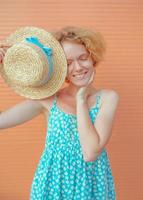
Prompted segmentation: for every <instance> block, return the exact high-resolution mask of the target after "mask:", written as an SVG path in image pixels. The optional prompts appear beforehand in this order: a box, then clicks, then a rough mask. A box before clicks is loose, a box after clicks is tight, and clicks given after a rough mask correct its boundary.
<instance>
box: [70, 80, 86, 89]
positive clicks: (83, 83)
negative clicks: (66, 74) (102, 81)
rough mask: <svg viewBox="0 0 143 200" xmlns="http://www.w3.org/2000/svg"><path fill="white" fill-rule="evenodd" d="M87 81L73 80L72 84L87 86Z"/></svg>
mask: <svg viewBox="0 0 143 200" xmlns="http://www.w3.org/2000/svg"><path fill="white" fill-rule="evenodd" d="M87 83H88V81H84V80H82V81H72V82H71V84H72V85H75V86H79V87H80V86H86V85H87Z"/></svg>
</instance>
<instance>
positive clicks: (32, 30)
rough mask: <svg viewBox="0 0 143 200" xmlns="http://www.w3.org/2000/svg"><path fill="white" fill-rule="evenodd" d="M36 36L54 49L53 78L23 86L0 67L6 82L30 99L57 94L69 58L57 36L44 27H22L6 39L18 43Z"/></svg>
mask: <svg viewBox="0 0 143 200" xmlns="http://www.w3.org/2000/svg"><path fill="white" fill-rule="evenodd" d="M31 36H35V37H37V38H38V39H39V41H40V42H41V43H42V44H44V45H45V46H48V47H51V48H52V50H53V65H54V71H53V75H52V77H51V79H50V80H49V81H48V82H47V83H46V84H44V85H43V86H39V87H22V86H20V85H16V84H15V83H13V82H12V81H10V79H9V77H7V76H6V73H5V71H4V67H1V68H0V73H1V76H2V77H3V79H4V80H5V82H6V83H7V85H8V86H9V87H11V88H12V89H13V90H14V91H15V92H16V93H17V94H19V95H20V96H23V97H27V98H30V99H44V98H46V97H49V96H52V95H53V94H55V93H56V92H57V91H58V90H59V89H60V88H61V87H62V85H63V83H64V81H65V77H66V75H67V60H66V56H65V53H64V51H63V49H62V47H61V45H60V43H59V42H58V41H57V40H56V38H55V37H54V36H53V35H52V34H51V33H49V32H47V31H46V30H44V29H41V28H37V27H22V28H20V29H18V30H17V31H15V32H14V33H12V34H11V35H10V36H9V37H8V38H7V39H6V41H7V42H8V43H11V44H16V43H19V42H21V41H23V40H24V39H25V38H26V37H31Z"/></svg>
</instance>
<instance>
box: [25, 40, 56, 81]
mask: <svg viewBox="0 0 143 200" xmlns="http://www.w3.org/2000/svg"><path fill="white" fill-rule="evenodd" d="M25 39H26V41H27V42H30V43H32V44H35V45H36V46H38V47H40V48H41V49H42V51H43V52H44V54H45V55H46V57H47V59H48V64H49V70H48V76H47V77H46V79H44V80H43V81H42V83H41V84H44V83H46V82H47V81H48V80H49V79H50V77H51V75H52V74H53V62H52V55H53V51H52V48H50V47H47V46H44V45H43V44H42V43H40V41H39V40H38V38H37V37H28V38H25Z"/></svg>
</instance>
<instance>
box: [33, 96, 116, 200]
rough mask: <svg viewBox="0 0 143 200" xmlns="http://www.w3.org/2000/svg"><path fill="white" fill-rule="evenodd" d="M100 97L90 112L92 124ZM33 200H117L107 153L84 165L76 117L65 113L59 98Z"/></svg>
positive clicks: (102, 152) (35, 178)
mask: <svg viewBox="0 0 143 200" xmlns="http://www.w3.org/2000/svg"><path fill="white" fill-rule="evenodd" d="M55 97H56V96H55ZM100 97H101V96H100V95H98V96H97V101H96V105H95V106H94V107H92V108H91V109H90V110H89V116H90V118H91V121H92V123H94V120H96V116H97V114H98V110H99V105H100ZM30 200H116V193H115V185H114V179H113V176H112V170H111V167H110V161H109V158H108V155H107V152H106V149H105V148H104V149H102V151H101V153H100V154H99V155H98V157H97V158H96V160H95V161H91V162H86V161H84V159H83V153H82V148H81V145H80V140H79V133H78V130H77V116H76V115H73V114H68V113H65V112H63V111H62V110H61V109H60V108H59V107H58V106H57V97H56V98H55V99H54V101H53V104H52V106H51V110H50V115H49V119H48V130H47V136H46V141H45V148H44V150H43V152H42V155H41V158H40V161H39V163H38V166H37V169H36V171H35V175H34V178H33V182H32V186H31V192H30Z"/></svg>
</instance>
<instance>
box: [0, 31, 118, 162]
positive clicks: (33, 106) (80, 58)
mask: <svg viewBox="0 0 143 200" xmlns="http://www.w3.org/2000/svg"><path fill="white" fill-rule="evenodd" d="M77 30H78V29H77ZM77 30H76V29H74V28H71V30H70V28H69V29H67V30H66V29H65V30H64V34H63V32H62V31H61V32H60V34H59V33H58V34H55V37H57V39H58V40H59V42H60V43H61V46H62V48H63V50H64V52H65V55H66V58H67V65H68V70H67V77H66V82H67V83H68V86H67V87H65V88H63V89H61V90H59V91H58V92H57V93H56V94H54V95H52V96H51V97H48V98H45V99H41V100H26V101H24V102H22V103H21V104H19V105H18V106H15V107H14V108H13V109H9V110H8V111H6V112H4V113H2V114H1V115H0V129H2V128H5V127H12V126H14V125H18V124H21V123H24V122H26V121H28V120H30V119H32V118H33V117H35V116H37V115H38V114H40V113H44V114H45V117H46V119H47V118H48V117H49V114H50V108H51V105H52V103H53V100H54V97H55V95H56V96H57V105H58V106H59V107H60V108H61V110H63V111H64V112H65V113H71V114H76V115H77V124H78V131H79V136H80V142H81V146H82V149H83V154H84V158H85V160H88V161H91V160H95V158H96V157H97V155H98V153H99V152H101V150H102V149H103V148H104V147H105V145H106V144H107V142H108V141H109V138H110V137H111V133H112V126H113V121H114V118H115V112H116V109H117V105H118V100H119V95H118V93H117V92H116V91H115V90H112V89H98V90H97V89H96V88H95V87H94V86H93V81H94V78H95V77H96V76H95V74H96V73H95V72H96V67H97V65H98V64H99V62H100V60H102V54H103V52H104V41H103V40H102V37H101V38H100V35H98V34H97V33H96V34H91V33H90V31H89V34H88V32H87V31H86V34H87V35H86V36H85V37H84V36H82V35H84V34H82V33H83V31H82V30H78V31H77ZM71 33H72V34H71ZM88 37H89V38H88ZM89 41H90V43H89ZM99 94H102V95H101V106H100V110H99V113H98V116H97V118H96V120H95V122H94V125H92V123H91V121H90V119H89V115H88V110H89V109H90V107H92V106H93V105H95V103H96V97H97V96H98V95H99ZM21 112H23V115H22V116H21V115H20V114H21ZM13 116H15V118H13ZM46 121H47V122H48V120H46ZM47 126H48V124H47Z"/></svg>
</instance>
